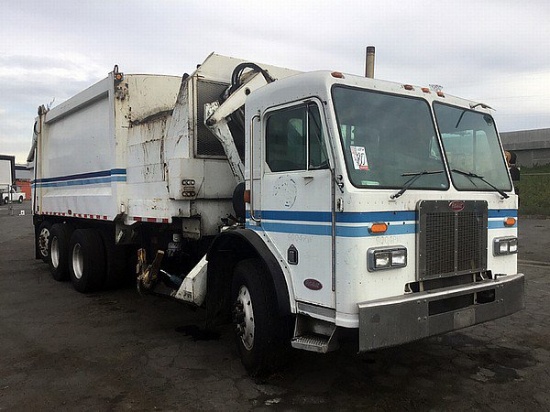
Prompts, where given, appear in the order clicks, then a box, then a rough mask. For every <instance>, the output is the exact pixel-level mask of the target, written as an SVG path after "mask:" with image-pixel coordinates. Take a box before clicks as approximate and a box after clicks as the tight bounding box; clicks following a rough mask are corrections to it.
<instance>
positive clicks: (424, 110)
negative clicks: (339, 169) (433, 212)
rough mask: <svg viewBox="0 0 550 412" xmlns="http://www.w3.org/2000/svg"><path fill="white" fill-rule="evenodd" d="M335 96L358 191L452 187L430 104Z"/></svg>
mask: <svg viewBox="0 0 550 412" xmlns="http://www.w3.org/2000/svg"><path fill="white" fill-rule="evenodd" d="M332 93H333V99H334V106H335V109H336V117H337V121H338V128H339V131H340V139H341V141H342V147H343V149H344V158H345V161H346V168H347V171H348V175H349V178H350V180H351V182H352V184H353V185H354V186H356V187H371V188H373V187H380V188H396V189H402V188H403V187H404V186H405V185H407V186H406V188H407V189H440V190H441V189H447V188H448V187H449V183H448V180H447V177H446V175H445V173H443V170H444V169H445V167H444V165H443V160H442V156H441V151H440V148H439V146H438V144H437V139H436V138H435V136H436V132H435V127H434V124H433V120H432V116H431V112H430V107H429V105H428V103H427V102H426V101H425V100H423V99H417V98H410V97H404V96H396V95H391V94H385V93H379V92H373V91H369V90H363V89H353V88H349V87H343V86H334V88H333V91H332ZM423 172H430V173H423ZM431 172H434V173H431ZM411 176H418V178H415V179H411Z"/></svg>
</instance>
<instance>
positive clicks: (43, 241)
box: [36, 221, 52, 263]
mask: <svg viewBox="0 0 550 412" xmlns="http://www.w3.org/2000/svg"><path fill="white" fill-rule="evenodd" d="M51 230H52V225H51V223H50V222H48V221H44V222H42V223H40V226H38V235H37V237H36V250H37V251H38V255H39V256H40V257H41V258H42V260H43V261H44V262H45V263H48V262H49V261H50V254H49V251H48V249H49V247H50V234H51Z"/></svg>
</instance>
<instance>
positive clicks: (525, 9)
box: [0, 0, 550, 163]
mask: <svg viewBox="0 0 550 412" xmlns="http://www.w3.org/2000/svg"><path fill="white" fill-rule="evenodd" d="M0 39H1V40H0V154H8V155H15V156H16V161H17V162H18V163H24V162H25V161H26V157H27V154H28V152H29V148H30V143H31V137H32V126H33V123H34V117H35V116H36V111H37V107H38V106H39V105H41V104H44V105H48V104H51V105H52V107H53V106H56V105H58V104H59V103H61V102H63V101H64V100H66V99H67V98H69V97H71V96H72V95H74V94H76V93H77V92H79V91H81V90H83V89H85V88H86V87H88V86H90V85H92V84H93V83H95V82H97V81H99V80H101V79H102V78H104V77H106V75H107V73H108V72H110V71H111V70H112V69H113V66H114V65H115V64H118V66H119V67H120V70H121V71H123V72H126V73H158V74H174V75H182V74H183V73H184V72H189V73H190V72H192V71H193V69H194V67H195V66H196V65H197V64H198V63H200V62H202V61H203V60H204V59H205V58H206V57H207V56H208V55H209V54H210V53H211V52H213V51H215V52H216V53H219V54H224V55H229V56H233V57H239V58H242V59H246V60H250V61H255V62H259V63H266V64H272V65H276V66H282V67H287V68H292V69H297V70H304V71H306V70H318V69H329V70H339V71H343V72H346V73H352V74H358V75H363V74H364V71H365V69H364V62H365V48H366V46H367V45H374V46H375V47H376V67H375V77H377V78H380V79H384V80H392V81H397V82H404V83H412V84H416V85H420V86H427V85H429V84H438V85H441V86H443V91H445V92H446V93H448V94H453V95H457V96H461V97H464V98H468V99H472V100H476V101H482V102H484V103H487V104H489V105H490V106H491V107H493V108H494V109H496V111H495V113H494V116H495V118H496V121H497V124H498V128H499V131H501V132H505V131H513V130H525V129H538V128H548V127H550V97H549V96H550V51H549V50H550V1H548V0H524V1H512V0H475V1H474V0H460V1H452V2H451V1H445V0H438V1H427V0H426V1H423V0H418V1H415V0H410V1H380V0H378V1H375V0H371V1H369V0H356V1H352V0H349V1H348V0H343V1H342V0H337V1H325V0H316V1H300V0H293V1H287V0H284V1H281V0H271V1H266V0H264V1H260V0H256V1H244V0H241V1H229V0H227V1H209V0H201V1H194V0H189V1H184V0H180V1H176V0H154V1H153V0H150V1H146V0H134V1H129V0H117V1H105V0H89V1H75V0H71V1H68V0H50V1H44V0H41V1H36V0H4V1H2V3H1V13H0ZM52 102H53V103H52Z"/></svg>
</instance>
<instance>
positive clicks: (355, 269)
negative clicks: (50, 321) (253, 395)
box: [33, 54, 524, 374]
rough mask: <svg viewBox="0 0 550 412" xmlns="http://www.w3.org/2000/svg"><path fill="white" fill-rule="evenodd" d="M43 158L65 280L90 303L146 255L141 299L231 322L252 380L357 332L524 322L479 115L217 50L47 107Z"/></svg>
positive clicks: (59, 273) (512, 203)
mask: <svg viewBox="0 0 550 412" xmlns="http://www.w3.org/2000/svg"><path fill="white" fill-rule="evenodd" d="M245 103H246V104H245ZM33 148H34V158H35V173H36V176H35V180H34V183H33V187H34V202H33V211H34V225H35V233H36V245H37V258H42V259H44V260H45V261H46V262H48V263H49V265H50V268H51V272H52V275H53V277H54V278H55V279H56V280H65V279H67V278H70V279H71V281H72V283H73V285H74V287H75V288H76V289H77V290H79V291H80V292H89V291H92V290H98V289H101V288H103V287H107V286H109V285H112V284H116V283H118V282H119V281H120V280H121V278H123V276H122V275H123V273H124V268H125V267H126V266H128V265H127V263H128V262H129V261H132V258H133V257H135V256H136V251H137V257H136V259H137V263H138V268H139V271H138V272H139V273H138V276H137V283H138V287H139V289H140V290H141V291H144V292H148V291H152V292H155V293H162V294H166V295H167V296H171V297H173V298H176V299H179V300H181V301H184V302H187V303H189V304H191V305H198V306H203V307H205V308H206V313H207V319H208V324H209V325H214V324H216V322H231V321H232V322H233V323H234V324H235V326H236V328H235V330H236V341H237V345H238V348H239V352H240V354H241V357H242V361H243V364H244V365H245V367H246V369H247V370H248V371H249V372H250V373H251V374H261V373H265V372H268V371H270V370H272V369H273V368H275V367H276V366H277V365H278V364H279V363H280V362H281V360H282V359H284V354H285V351H286V350H287V349H288V348H290V347H293V348H298V349H304V350H311V351H317V352H327V351H330V350H333V349H335V348H337V346H338V338H339V336H340V335H341V334H342V332H343V331H346V330H348V331H356V332H357V333H358V338H357V344H358V349H359V351H368V350H373V349H376V348H382V347H387V346H392V345H398V344H402V343H405V342H410V341H413V340H416V339H421V338H424V337H427V336H432V335H435V334H440V333H445V332H448V331H452V330H456V329H460V328H463V327H467V326H471V325H474V324H477V323H481V322H485V321H488V320H492V319H495V318H498V317H502V316H506V315H509V314H511V313H514V312H516V311H518V310H520V309H522V308H523V306H524V298H523V296H524V295H523V287H524V286H523V285H524V276H523V275H522V274H519V273H517V217H518V216H517V196H516V195H515V194H514V191H513V186H512V183H511V180H510V176H509V174H508V170H507V167H506V162H505V159H504V155H503V151H502V147H501V144H500V139H499V136H498V132H497V129H496V126H495V124H494V121H493V119H492V117H491V114H490V110H489V108H488V107H487V106H486V105H484V104H480V103H476V102H471V101H466V100H463V99H459V98H456V97H453V96H449V95H446V94H444V93H442V92H440V91H439V92H435V91H432V90H430V89H429V88H424V87H418V86H413V85H408V84H398V83H391V82H386V81H381V80H374V79H372V78H363V77H358V76H353V75H348V74H343V73H340V72H312V73H298V72H295V71H292V70H287V69H282V68H277V67H273V66H267V65H259V64H254V63H247V62H245V61H242V60H238V59H233V58H228V57H223V56H219V55H215V54H212V55H210V56H209V57H208V58H207V59H206V60H205V62H204V63H203V64H202V65H200V66H199V67H198V68H197V69H196V71H195V72H194V73H193V74H191V75H187V74H186V75H184V76H183V78H182V79H180V78H176V77H169V76H151V75H128V74H123V73H121V72H119V71H118V68H117V67H116V66H115V70H113V72H112V73H110V74H109V76H108V77H107V78H106V79H104V80H102V81H101V82H99V83H97V84H95V85H94V86H92V87H90V88H89V89H87V90H85V91H84V92H82V93H80V94H78V95H76V96H75V97H73V98H71V99H69V100H68V101H67V102H65V103H64V104H62V105H60V106H58V107H56V108H53V109H51V110H46V109H44V108H43V106H42V107H41V108H40V109H39V118H38V119H37V123H36V125H35V134H34V143H33ZM149 262H151V263H149ZM134 263H135V260H134Z"/></svg>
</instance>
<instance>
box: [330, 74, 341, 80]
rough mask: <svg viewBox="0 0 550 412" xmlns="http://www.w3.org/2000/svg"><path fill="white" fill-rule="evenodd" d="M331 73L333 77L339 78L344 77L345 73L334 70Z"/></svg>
mask: <svg viewBox="0 0 550 412" xmlns="http://www.w3.org/2000/svg"><path fill="white" fill-rule="evenodd" d="M330 75H331V76H332V77H335V78H337V79H343V78H344V74H343V73H342V72H332V73H331V74H330Z"/></svg>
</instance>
